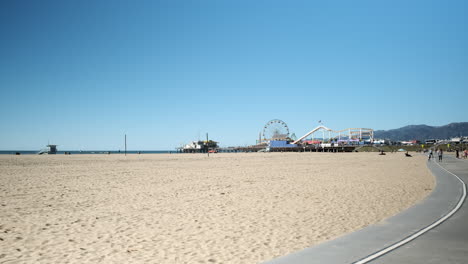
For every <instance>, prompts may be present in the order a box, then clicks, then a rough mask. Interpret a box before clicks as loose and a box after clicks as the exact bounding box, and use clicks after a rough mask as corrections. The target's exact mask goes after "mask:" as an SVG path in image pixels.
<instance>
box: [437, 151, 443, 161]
mask: <svg viewBox="0 0 468 264" xmlns="http://www.w3.org/2000/svg"><path fill="white" fill-rule="evenodd" d="M437 154H438V155H439V162H441V161H442V155H443V152H442V149H439V150H438V151H437Z"/></svg>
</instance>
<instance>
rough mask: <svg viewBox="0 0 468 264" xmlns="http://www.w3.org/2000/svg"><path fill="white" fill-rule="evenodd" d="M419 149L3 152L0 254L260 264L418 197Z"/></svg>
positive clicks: (422, 169)
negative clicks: (382, 153)
mask: <svg viewBox="0 0 468 264" xmlns="http://www.w3.org/2000/svg"><path fill="white" fill-rule="evenodd" d="M426 159H427V158H426V157H424V156H419V155H413V157H411V158H406V157H405V156H404V154H403V153H387V155H385V156H380V155H378V154H377V153H229V154H228V153H223V154H212V155H210V157H209V158H208V157H207V156H206V155H203V154H172V155H166V154H145V155H137V154H132V155H128V156H126V157H125V156H124V155H70V156H68V155H49V156H47V155H45V156H37V155H21V156H12V155H1V156H0V209H1V211H0V263H259V262H262V261H266V260H270V259H273V258H275V257H278V256H282V255H286V254H288V253H291V252H294V251H297V250H300V249H303V248H306V247H309V246H312V245H315V244H318V243H321V242H324V241H326V240H330V239H333V238H335V237H338V236H340V235H343V234H346V233H349V232H352V231H355V230H358V229H360V228H363V227H365V226H367V225H369V224H373V223H377V222H379V221H381V220H383V219H385V218H387V217H389V216H392V215H394V214H396V213H398V212H400V211H402V210H404V209H406V208H408V207H410V206H411V205H413V204H415V203H416V202H418V201H420V200H421V199H423V198H424V197H426V196H427V195H428V194H429V193H430V192H431V191H432V189H433V188H434V184H435V182H434V178H433V176H432V175H431V174H430V172H429V171H428V169H427V168H426V165H425V160H426Z"/></svg>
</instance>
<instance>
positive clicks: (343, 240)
mask: <svg viewBox="0 0 468 264" xmlns="http://www.w3.org/2000/svg"><path fill="white" fill-rule="evenodd" d="M441 164H442V165H443V166H444V167H446V169H447V170H449V171H450V170H452V171H453V173H455V174H456V175H459V174H460V177H461V178H462V179H463V180H464V181H466V182H468V173H467V172H468V170H467V169H466V168H467V167H466V166H467V165H468V163H467V162H463V161H462V160H455V159H454V158H447V159H446V160H444V161H443V162H442V163H441ZM428 167H429V169H430V170H431V171H432V173H433V175H434V176H435V177H436V182H437V184H436V187H435V189H434V191H433V192H432V193H431V194H430V195H429V196H428V197H426V198H425V199H424V200H423V201H421V202H419V203H417V204H416V205H414V206H412V207H411V208H409V209H407V210H405V211H403V212H401V213H399V214H397V215H395V216H393V217H390V218H387V219H385V220H383V221H381V222H379V223H377V224H374V225H370V226H368V227H366V228H363V229H361V230H358V231H356V232H353V233H350V234H348V235H344V236H342V237H339V238H337V239H334V240H331V241H328V242H325V243H322V244H319V245H317V246H314V247H311V248H306V249H304V250H301V251H298V252H295V253H292V254H290V255H287V256H283V257H279V258H277V259H274V260H271V261H268V262H265V263H266V264H286V263H297V264H303V263H304V264H306V263H307V264H312V263H355V262H358V261H361V260H363V259H365V258H366V257H368V256H370V255H373V254H374V253H375V252H379V251H381V250H382V249H385V248H388V247H391V246H392V245H394V244H395V243H398V242H400V241H401V240H402V239H405V238H407V237H409V236H411V235H412V234H415V233H417V232H418V231H421V230H422V229H424V228H425V227H428V226H430V225H431V224H433V223H434V222H436V221H437V220H439V219H441V218H443V217H444V216H446V215H448V214H449V213H450V212H451V211H453V210H454V208H456V207H457V204H459V202H460V198H461V197H462V195H463V184H462V183H461V182H460V181H459V180H458V179H457V178H456V177H455V176H453V175H451V174H450V173H449V172H447V171H446V170H444V169H443V168H441V167H440V166H439V165H438V164H437V163H436V161H435V160H432V161H430V162H428ZM467 210H468V209H467V205H466V204H463V206H462V207H461V208H460V210H459V211H457V212H456V213H455V214H454V215H453V216H452V217H450V218H449V219H448V220H446V221H445V222H443V223H441V224H440V225H439V226H437V227H435V228H434V229H432V230H431V231H428V232H427V233H425V234H423V235H422V236H420V237H418V238H416V239H415V240H413V241H411V242H409V243H408V244H405V245H403V246H402V247H400V248H398V249H395V250H393V251H391V252H390V253H387V254H385V255H383V256H381V257H379V258H378V259H376V260H374V261H373V262H371V263H460V261H459V260H460V259H462V258H465V259H468V255H467V253H468V245H467V242H466V241H467V240H468V230H467V229H466V227H464V226H463V224H464V223H463V221H465V223H466V224H465V226H468V218H467V215H466V214H467ZM454 223H456V224H454ZM436 233H440V234H439V236H438V237H439V238H438V239H439V242H434V241H433V240H434V238H432V237H433V236H434V234H436ZM427 237H429V238H427ZM421 241H430V242H421ZM440 243H445V244H444V245H438V244H440ZM449 245H450V246H449ZM455 245H460V247H457V246H455ZM435 248H438V250H435ZM444 248H445V251H444ZM426 251H431V252H426ZM400 252H401V253H400ZM444 252H445V253H444ZM429 253H431V255H432V256H431V257H424V256H428V254H429ZM432 253H433V254H432ZM444 254H445V257H444ZM451 254H454V255H453V256H450V257H449V255H451ZM436 256H438V257H436ZM428 259H431V261H432V260H434V262H428ZM441 259H443V260H446V259H453V261H454V262H447V261H442V262H440V260H441ZM419 260H421V261H420V262H418V261H419ZM411 261H413V262H411ZM457 261H458V262H457ZM467 262H468V261H467ZM362 263H364V262H362ZM462 263H463V262H462Z"/></svg>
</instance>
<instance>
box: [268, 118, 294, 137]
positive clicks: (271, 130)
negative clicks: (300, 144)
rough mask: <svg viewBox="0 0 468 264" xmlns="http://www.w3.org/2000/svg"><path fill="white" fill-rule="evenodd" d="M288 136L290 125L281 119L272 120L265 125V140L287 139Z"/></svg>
mask: <svg viewBox="0 0 468 264" xmlns="http://www.w3.org/2000/svg"><path fill="white" fill-rule="evenodd" d="M288 136H289V128H288V125H286V123H285V122H283V121H281V120H279V119H273V120H270V121H268V123H266V125H265V126H264V127H263V138H264V139H265V140H285V139H286V138H287V137H288Z"/></svg>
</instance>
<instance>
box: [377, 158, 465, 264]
mask: <svg viewBox="0 0 468 264" xmlns="http://www.w3.org/2000/svg"><path fill="white" fill-rule="evenodd" d="M440 165H441V166H442V167H444V168H445V169H447V170H448V171H450V172H452V173H453V174H455V175H457V176H458V177H460V178H461V179H462V180H463V181H464V182H465V183H468V162H466V161H465V160H457V159H455V158H454V157H450V156H447V157H446V158H445V160H444V161H443V162H442V163H440ZM370 263H408V264H423V263H424V264H426V263H427V264H429V263H446V264H452V263H468V203H466V202H465V203H464V204H463V206H462V207H461V208H460V210H458V211H457V213H455V214H454V215H453V216H452V217H450V218H449V219H447V221H445V222H444V223H442V224H440V225H439V226H437V227H435V228H434V229H432V230H430V231H428V232H427V233H426V234H424V235H423V236H421V237H419V238H418V239H416V240H414V241H413V242H411V243H408V244H407V245H405V246H402V247H400V248H399V249H396V250H394V251H392V252H390V253H388V254H387V255H384V256H382V257H381V258H380V259H377V260H375V261H372V262H370Z"/></svg>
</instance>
